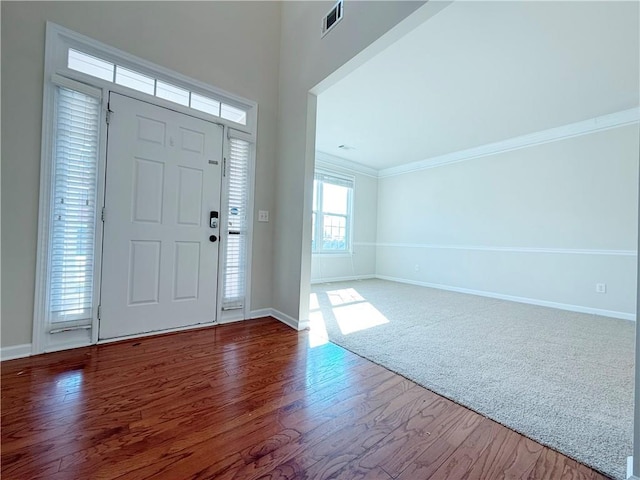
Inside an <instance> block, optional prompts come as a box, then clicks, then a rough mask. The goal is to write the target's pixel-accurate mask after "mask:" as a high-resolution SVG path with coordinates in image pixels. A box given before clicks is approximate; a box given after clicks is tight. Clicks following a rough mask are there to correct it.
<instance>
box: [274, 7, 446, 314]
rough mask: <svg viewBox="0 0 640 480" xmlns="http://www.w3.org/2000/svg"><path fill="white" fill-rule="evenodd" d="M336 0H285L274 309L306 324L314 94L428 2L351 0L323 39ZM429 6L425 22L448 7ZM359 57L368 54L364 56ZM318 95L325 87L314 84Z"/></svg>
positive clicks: (281, 67) (281, 53) (282, 21)
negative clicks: (322, 22)
mask: <svg viewBox="0 0 640 480" xmlns="http://www.w3.org/2000/svg"><path fill="white" fill-rule="evenodd" d="M333 4H334V3H333V2H284V3H283V5H282V20H281V26H282V33H281V39H280V89H279V102H278V106H279V108H278V119H279V121H278V164H277V166H278V171H277V182H278V188H277V191H276V198H275V208H276V211H275V213H276V215H275V232H274V270H273V273H274V276H273V284H274V287H273V288H274V291H273V307H274V308H275V309H276V310H278V311H279V312H282V313H283V314H285V315H287V316H289V317H291V318H292V319H294V320H301V321H303V322H304V321H306V320H308V313H309V293H310V292H309V282H310V278H311V196H312V190H313V164H314V157H315V115H316V97H315V96H314V95H311V94H309V91H310V90H312V89H314V88H315V87H316V86H317V85H318V84H319V83H320V82H323V81H324V80H325V79H326V78H327V77H329V76H330V75H331V76H332V78H335V79H337V78H338V77H339V75H341V74H345V73H346V71H347V70H348V68H353V66H355V64H356V63H357V60H358V59H357V60H356V61H355V62H349V64H348V65H347V66H346V67H344V68H342V69H341V70H340V72H338V73H337V74H334V72H336V70H338V68H339V67H342V66H343V65H345V64H346V63H347V62H348V61H349V60H350V59H352V58H353V57H354V56H355V55H357V54H358V53H359V52H361V51H363V49H365V48H366V47H367V46H369V45H370V44H371V43H372V42H374V40H376V39H378V38H379V37H381V36H382V35H383V34H385V32H387V31H389V30H390V29H391V28H392V27H393V26H394V25H396V24H398V23H399V22H400V21H401V20H403V19H405V18H406V17H407V16H408V15H409V14H411V13H412V12H414V11H415V10H416V9H418V8H420V7H421V6H422V2H402V1H389V2H349V3H348V4H347V5H346V6H345V16H344V19H343V20H342V21H341V22H340V23H339V24H338V25H337V26H336V28H335V29H334V30H333V31H331V32H330V33H329V34H328V35H327V36H326V37H324V38H320V32H319V25H320V20H321V19H322V17H323V16H324V15H325V14H326V13H327V12H328V11H329V9H330V8H331V7H332V5H333ZM425 7H426V9H425V10H422V11H423V12H424V15H423V16H421V18H420V21H424V20H425V19H426V18H428V16H429V15H431V14H433V13H432V12H436V11H439V10H440V9H441V8H443V4H442V3H440V2H433V3H428V4H427V5H425ZM414 18H415V17H412V19H409V20H410V21H414ZM417 23H419V22H418V21H417V19H416V25H417ZM414 26H415V25H414ZM396 38H397V37H396ZM380 44H381V43H380V42H376V45H380ZM371 52H372V49H368V51H367V52H366V53H371ZM372 54H373V53H371V55H372ZM361 58H364V57H363V56H359V59H361ZM332 74H334V75H332ZM324 84H327V82H326V81H325V82H324ZM314 93H316V94H317V93H319V92H318V90H317V89H315V90H314Z"/></svg>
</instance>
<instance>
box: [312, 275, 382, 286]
mask: <svg viewBox="0 0 640 480" xmlns="http://www.w3.org/2000/svg"><path fill="white" fill-rule="evenodd" d="M371 278H376V276H375V275H352V276H350V277H329V278H316V279H312V280H311V285H317V284H318V283H332V282H350V281H353V280H368V279H371Z"/></svg>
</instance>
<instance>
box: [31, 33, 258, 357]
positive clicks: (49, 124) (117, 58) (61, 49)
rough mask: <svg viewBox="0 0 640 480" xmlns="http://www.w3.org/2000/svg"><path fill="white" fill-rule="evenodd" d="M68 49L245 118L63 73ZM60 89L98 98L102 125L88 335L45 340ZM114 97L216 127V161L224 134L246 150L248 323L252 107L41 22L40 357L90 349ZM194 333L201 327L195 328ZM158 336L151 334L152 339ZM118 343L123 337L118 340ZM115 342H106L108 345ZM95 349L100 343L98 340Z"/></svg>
mask: <svg viewBox="0 0 640 480" xmlns="http://www.w3.org/2000/svg"><path fill="white" fill-rule="evenodd" d="M69 48H74V49H76V50H79V51H81V52H83V53H87V54H91V55H94V56H96V57H99V58H101V59H103V60H107V61H109V62H112V63H114V64H116V65H120V66H123V67H126V68H130V69H133V70H134V71H138V72H141V73H144V74H146V75H149V76H151V77H153V78H157V79H160V80H163V81H166V82H169V83H171V84H174V85H179V86H180V87H182V88H185V89H188V90H189V91H195V92H199V93H201V94H203V95H207V96H210V97H213V98H215V99H219V100H221V101H226V102H229V103H231V104H233V105H238V106H241V107H242V108H243V109H244V110H245V111H246V114H247V122H246V125H242V124H238V123H236V122H233V121H230V120H227V119H224V118H222V117H217V116H214V115H210V114H208V113H205V112H201V111H199V110H195V109H192V108H189V107H185V106H182V105H179V104H177V103H173V102H170V101H167V100H164V99H162V98H158V97H156V96H154V95H150V94H146V93H142V92H139V91H137V90H133V89H131V88H128V87H124V86H122V85H118V84H116V83H114V82H109V81H106V80H102V79H100V78H97V77H93V76H90V75H87V74H84V73H81V72H78V71H75V70H72V69H69V68H68V67H67V55H68V50H69ZM58 86H63V87H66V88H70V89H75V90H79V91H84V92H86V93H89V94H92V95H94V96H97V97H99V98H101V106H102V108H101V112H100V115H101V117H102V120H101V122H100V132H99V139H100V140H99V142H100V145H99V152H98V164H97V167H98V185H97V199H98V200H97V206H96V212H97V217H98V220H97V222H96V231H95V239H96V240H95V259H96V260H95V266H94V272H93V278H94V283H93V312H94V313H93V317H92V321H91V324H90V329H87V327H85V328H83V329H72V330H70V331H67V332H60V333H57V334H51V333H50V329H51V326H52V325H51V323H50V321H49V314H48V299H49V296H48V291H47V289H48V271H49V234H50V228H51V226H50V218H49V217H50V211H51V210H50V209H51V203H52V202H51V191H52V189H51V186H52V175H53V171H52V168H51V166H52V151H53V146H54V137H53V136H54V128H53V122H54V118H55V117H54V114H55V104H54V103H55V89H56V88H57V87H58ZM110 92H115V93H119V94H122V95H125V96H128V97H131V98H134V99H136V100H141V101H144V102H147V103H151V104H153V105H156V106H158V107H163V108H167V109H169V110H173V111H175V112H178V113H182V114H185V115H189V116H192V117H195V118H199V119H202V120H206V121H208V122H212V123H216V124H219V125H222V126H223V128H224V132H223V157H224V158H228V152H229V136H230V135H234V136H238V137H240V138H242V139H244V140H247V141H249V142H250V143H251V144H252V147H253V148H251V156H250V158H249V171H250V178H251V181H250V183H249V186H248V188H249V192H248V199H249V202H248V205H247V217H248V222H247V223H248V231H247V272H246V276H245V280H246V286H245V292H246V298H245V302H244V303H245V305H244V309H243V312H242V317H243V318H242V319H247V318H249V317H250V312H251V307H250V293H251V290H250V281H251V252H252V240H253V198H254V190H255V184H254V181H253V179H254V178H255V174H254V172H255V141H256V127H257V114H258V104H257V103H256V102H255V101H252V100H249V99H246V98H242V97H240V96H237V95H234V94H232V93H229V92H226V91H224V90H221V89H219V88H216V87H214V86H211V85H209V84H206V83H204V82H201V81H199V80H196V79H194V78H191V77H188V76H185V75H182V74H180V73H178V72H175V71H172V70H170V69H167V68H165V67H162V66H160V65H156V64H154V63H152V62H148V61H146V60H144V59H142V58H139V57H136V56H134V55H131V54H129V53H127V52H124V51H122V50H119V49H116V48H114V47H111V46H109V45H106V44H103V43H101V42H98V41H97V40H94V39H92V38H90V37H86V36H84V35H81V34H79V33H76V32H73V31H71V30H68V29H66V28H64V27H61V26H59V25H56V24H54V23H52V22H47V26H46V43H45V69H44V89H43V109H42V110H43V112H42V144H41V170H40V201H39V216H38V242H37V257H36V281H35V295H34V314H33V334H32V351H31V354H32V355H36V354H39V353H44V352H51V351H57V350H64V349H69V348H76V347H81V346H87V345H92V344H96V343H98V328H99V326H98V322H99V320H98V306H99V304H100V292H101V287H102V286H101V279H102V258H101V253H102V241H103V223H102V222H101V221H100V206H104V200H105V191H104V186H105V180H106V159H107V154H108V152H107V135H108V128H107V116H108V99H109V93H110ZM227 179H228V177H227V176H224V175H223V177H222V185H221V196H222V199H223V205H224V199H226V197H227V196H228V181H227ZM223 205H222V206H221V210H222V211H221V215H220V222H221V225H227V223H228V212H227V211H225V210H224V206H223ZM226 235H227V234H226V232H225V233H224V234H223V232H222V229H221V232H220V237H221V240H226ZM224 244H226V241H224V242H223V245H222V248H220V249H219V256H220V257H219V261H218V292H219V293H221V288H222V285H223V282H224V263H223V261H224V258H223V257H222V254H223V251H224ZM221 300H222V298H221V297H220V298H219V300H218V301H217V306H216V312H215V315H216V323H217V322H218V321H219V319H220V318H221V309H222V301H221ZM189 328H197V326H196V327H185V328H180V329H179V330H183V329H184V330H186V329H189ZM200 328H202V326H200ZM158 333H160V332H155V333H154V334H158ZM142 336H144V335H142ZM122 338H125V337H122ZM114 340H118V339H110V340H109V341H114ZM100 343H102V342H100Z"/></svg>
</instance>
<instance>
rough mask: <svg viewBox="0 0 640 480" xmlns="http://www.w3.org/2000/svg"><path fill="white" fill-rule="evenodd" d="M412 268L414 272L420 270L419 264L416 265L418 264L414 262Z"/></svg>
mask: <svg viewBox="0 0 640 480" xmlns="http://www.w3.org/2000/svg"><path fill="white" fill-rule="evenodd" d="M413 269H414V270H415V271H416V272H419V271H420V265H418V264H417V263H416V265H415V267H413Z"/></svg>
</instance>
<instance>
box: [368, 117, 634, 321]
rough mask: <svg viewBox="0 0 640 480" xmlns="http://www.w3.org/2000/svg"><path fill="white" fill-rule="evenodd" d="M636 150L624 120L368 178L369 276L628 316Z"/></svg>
mask: <svg viewBox="0 0 640 480" xmlns="http://www.w3.org/2000/svg"><path fill="white" fill-rule="evenodd" d="M638 150H639V146H638V127H637V125H632V126H625V127H619V128H616V129H612V130H606V131H601V132H597V133H592V134H588V135H582V136H578V137H573V138H568V139H564V140H560V141H556V142H552V143H546V144H542V145H537V146H533V147H528V148H524V149H520V150H514V151H510V152H505V153H500V154H495V155H491V156H487V157H482V158H476V159H472V160H469V161H464V162H461V163H456V164H452V165H446V166H441V167H436V168H431V169H427V170H422V171H419V172H413V173H410V174H404V175H398V176H393V177H387V178H380V179H379V190H378V234H377V242H378V254H377V272H376V273H377V275H379V276H383V277H390V278H394V279H401V280H403V281H410V282H417V283H425V284H434V285H440V286H444V287H453V288H457V289H468V290H472V291H478V292H487V293H489V294H500V295H507V296H512V297H520V298H523V299H533V300H536V301H540V302H550V303H551V304H553V303H556V304H562V305H564V306H569V307H570V306H574V307H580V308H582V309H583V310H585V311H597V312H599V313H604V314H613V315H617V316H623V317H626V318H633V317H634V316H635V303H636V257H635V255H634V253H635V249H636V242H637V218H638V207H637V205H638V182H637V179H638ZM389 219H393V225H394V228H386V225H387V223H388V222H387V220H389ZM407 244H410V245H411V246H410V248H409V247H408V245H407ZM452 247H455V248H452ZM532 250H533V251H532ZM536 250H542V251H536ZM416 270H417V271H416ZM596 283H606V284H607V293H606V294H598V293H596V291H595V285H596Z"/></svg>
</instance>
